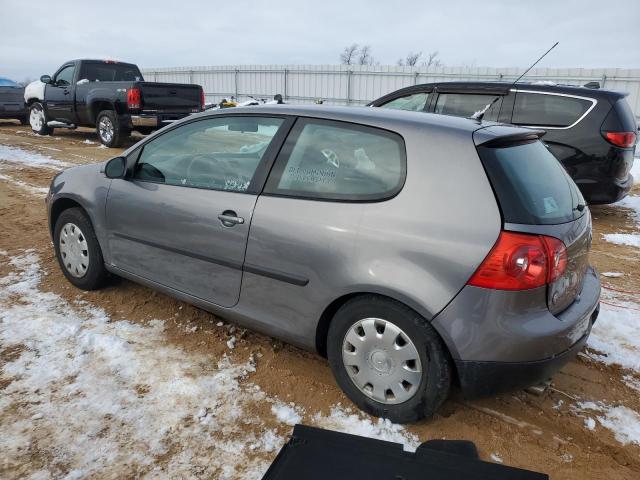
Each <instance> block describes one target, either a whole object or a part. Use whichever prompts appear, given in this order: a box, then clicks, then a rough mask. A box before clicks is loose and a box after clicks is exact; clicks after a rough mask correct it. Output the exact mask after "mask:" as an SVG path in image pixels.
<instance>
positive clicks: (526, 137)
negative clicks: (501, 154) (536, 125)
mask: <svg viewBox="0 0 640 480" xmlns="http://www.w3.org/2000/svg"><path fill="white" fill-rule="evenodd" d="M546 133H547V132H545V131H544V130H529V131H526V132H523V131H520V132H517V133H512V134H509V135H501V136H498V137H493V138H489V139H487V140H485V141H484V142H482V143H478V144H477V146H478V147H479V146H483V147H506V146H509V145H513V144H514V143H523V142H534V141H536V140H540V139H541V138H542V137H543V135H545V134H546Z"/></svg>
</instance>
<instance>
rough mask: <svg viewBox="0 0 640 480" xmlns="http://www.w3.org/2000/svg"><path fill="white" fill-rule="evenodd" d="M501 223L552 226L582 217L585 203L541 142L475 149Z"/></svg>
mask: <svg viewBox="0 0 640 480" xmlns="http://www.w3.org/2000/svg"><path fill="white" fill-rule="evenodd" d="M478 152H479V154H480V158H481V160H482V163H483V165H484V167H485V170H486V172H487V175H488V176H489V180H490V181H491V184H492V186H493V189H494V191H495V193H496V196H497V199H498V202H499V204H500V209H501V210H502V215H503V216H504V221H505V222H506V223H519V224H527V225H553V224H557V223H565V222H569V221H572V220H575V219H577V218H579V217H581V216H582V215H583V214H584V209H583V208H579V207H578V205H584V204H585V202H584V199H583V197H582V195H581V194H580V191H579V190H578V187H577V186H576V184H575V183H574V182H573V180H572V179H571V177H570V176H569V175H568V174H567V172H566V171H565V170H564V168H563V167H562V165H561V164H560V162H558V160H557V159H556V158H555V157H554V156H553V155H552V154H551V153H550V152H549V150H547V148H546V147H545V146H544V144H543V143H542V142H540V141H533V142H527V143H520V144H511V145H506V146H497V147H487V146H481V147H479V148H478Z"/></svg>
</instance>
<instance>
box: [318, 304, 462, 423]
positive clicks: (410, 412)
mask: <svg viewBox="0 0 640 480" xmlns="http://www.w3.org/2000/svg"><path fill="white" fill-rule="evenodd" d="M366 318H377V319H384V320H386V321H388V322H391V323H393V324H394V325H395V326H397V327H399V328H400V329H401V330H402V331H403V332H404V333H405V334H406V335H407V336H408V337H409V339H410V340H411V341H412V342H413V344H414V345H415V347H416V349H417V351H418V354H419V356H420V362H421V364H422V377H421V380H420V383H419V385H418V387H417V389H416V392H415V394H414V395H413V396H412V397H411V398H409V399H408V400H406V401H404V402H403V403H397V404H387V403H382V402H378V401H376V400H374V399H373V398H371V397H369V396H368V395H366V394H365V393H363V392H362V391H361V390H360V389H359V388H358V387H357V386H356V385H355V383H354V382H353V381H352V380H351V378H350V377H349V374H348V373H347V370H346V367H345V366H344V363H343V361H342V348H343V347H342V346H343V340H344V338H345V335H346V334H347V332H348V331H349V329H350V328H351V326H352V325H354V324H355V323H357V322H358V321H360V320H363V319H366ZM327 354H328V357H329V364H330V365H331V369H332V371H333V374H334V376H335V378H336V381H337V382H338V385H340V388H342V390H343V391H344V392H345V393H346V395H347V396H348V397H349V398H350V399H351V401H353V403H355V404H356V405H357V406H358V407H359V408H361V409H362V410H364V411H366V412H368V413H370V414H371V415H374V416H376V417H383V418H388V419H390V420H391V421H393V422H398V423H410V422H416V421H418V420H420V419H422V418H429V417H431V416H432V415H433V414H434V413H435V412H436V410H437V409H438V407H440V405H442V403H443V402H444V401H445V400H446V399H447V397H448V396H449V388H450V386H451V371H452V369H451V361H450V359H449V354H448V352H447V349H446V347H445V346H444V344H443V342H442V340H441V339H440V336H439V335H438V334H437V332H436V331H435V330H434V329H433V327H432V326H431V325H429V323H428V322H427V321H426V320H425V319H424V318H423V317H422V316H420V315H418V314H417V313H416V312H415V311H413V310H412V309H410V308H408V307H407V306H406V305H403V304H402V303H399V302H396V301H394V300H391V299H388V298H385V297H381V296H378V295H363V296H359V297H356V298H353V299H352V300H349V301H347V302H346V303H345V304H344V305H343V306H342V307H340V309H339V310H338V311H337V312H336V314H335V316H334V317H333V319H332V321H331V325H330V326H329V333H328V335H327Z"/></svg>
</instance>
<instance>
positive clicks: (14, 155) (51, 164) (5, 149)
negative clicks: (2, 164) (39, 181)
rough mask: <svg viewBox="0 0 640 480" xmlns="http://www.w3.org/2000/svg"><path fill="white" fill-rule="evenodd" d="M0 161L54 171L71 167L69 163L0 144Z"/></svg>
mask: <svg viewBox="0 0 640 480" xmlns="http://www.w3.org/2000/svg"><path fill="white" fill-rule="evenodd" d="M0 160H3V161H6V162H9V163H14V164H18V165H25V166H29V167H46V168H53V169H55V170H62V169H63V168H67V167H71V166H73V164H71V163H67V162H62V161H60V160H56V159H54V158H51V157H49V156H47V155H42V154H40V153H36V152H30V151H28V150H23V149H22V148H18V147H10V146H8V145H2V144H0Z"/></svg>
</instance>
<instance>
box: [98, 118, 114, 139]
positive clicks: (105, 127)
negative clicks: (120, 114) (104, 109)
mask: <svg viewBox="0 0 640 480" xmlns="http://www.w3.org/2000/svg"><path fill="white" fill-rule="evenodd" d="M98 133H99V135H100V138H101V139H102V141H103V143H109V142H111V140H112V139H113V123H112V122H111V119H110V118H109V117H106V116H105V117H102V118H101V119H100V122H99V123H98Z"/></svg>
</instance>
